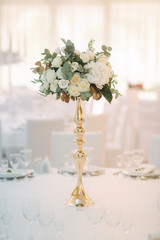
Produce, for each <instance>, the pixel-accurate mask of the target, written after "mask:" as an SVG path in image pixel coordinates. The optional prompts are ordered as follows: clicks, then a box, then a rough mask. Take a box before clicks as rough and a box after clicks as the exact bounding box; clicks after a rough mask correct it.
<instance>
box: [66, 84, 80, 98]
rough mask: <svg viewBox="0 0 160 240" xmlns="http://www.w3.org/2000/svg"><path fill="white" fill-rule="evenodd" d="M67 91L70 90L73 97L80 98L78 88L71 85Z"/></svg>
mask: <svg viewBox="0 0 160 240" xmlns="http://www.w3.org/2000/svg"><path fill="white" fill-rule="evenodd" d="M67 90H68V92H69V94H70V95H71V96H73V97H78V96H79V95H80V92H79V90H78V87H77V86H76V85H74V84H71V85H69V87H68V89H67Z"/></svg>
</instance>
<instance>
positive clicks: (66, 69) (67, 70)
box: [61, 62, 73, 80]
mask: <svg viewBox="0 0 160 240" xmlns="http://www.w3.org/2000/svg"><path fill="white" fill-rule="evenodd" d="M61 72H62V73H63V76H64V78H65V79H67V80H71V79H72V75H73V74H72V68H71V65H70V64H69V63H68V62H65V63H64V64H63V67H62V68H61Z"/></svg>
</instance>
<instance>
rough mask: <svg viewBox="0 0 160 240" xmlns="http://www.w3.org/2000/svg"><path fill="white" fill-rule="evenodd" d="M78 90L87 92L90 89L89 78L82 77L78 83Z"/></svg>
mask: <svg viewBox="0 0 160 240" xmlns="http://www.w3.org/2000/svg"><path fill="white" fill-rule="evenodd" d="M78 90H79V91H80V92H87V91H89V90H90V84H89V82H88V80H87V79H82V81H80V82H79V84H78Z"/></svg>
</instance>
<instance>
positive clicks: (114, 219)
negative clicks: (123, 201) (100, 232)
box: [104, 206, 121, 239]
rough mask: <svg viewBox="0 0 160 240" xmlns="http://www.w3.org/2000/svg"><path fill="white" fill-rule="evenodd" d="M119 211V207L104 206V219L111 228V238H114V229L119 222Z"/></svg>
mask: <svg viewBox="0 0 160 240" xmlns="http://www.w3.org/2000/svg"><path fill="white" fill-rule="evenodd" d="M120 220H121V213H120V211H119V209H117V208H113V207H108V206H107V207H105V214H104V221H105V223H106V224H107V226H108V227H109V228H110V229H111V239H114V235H113V234H114V230H115V228H116V227H118V225H119V224H120Z"/></svg>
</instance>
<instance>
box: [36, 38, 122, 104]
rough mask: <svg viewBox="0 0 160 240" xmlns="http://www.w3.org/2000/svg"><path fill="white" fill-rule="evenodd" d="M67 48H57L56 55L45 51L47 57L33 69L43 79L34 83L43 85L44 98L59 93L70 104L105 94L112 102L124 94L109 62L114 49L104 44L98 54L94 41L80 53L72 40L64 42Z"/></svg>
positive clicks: (97, 97) (58, 96)
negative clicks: (79, 99) (121, 93)
mask: <svg viewBox="0 0 160 240" xmlns="http://www.w3.org/2000/svg"><path fill="white" fill-rule="evenodd" d="M62 41H63V42H64V44H65V46H64V47H62V48H61V49H60V48H57V49H56V50H55V51H54V52H53V53H50V51H49V50H48V49H45V50H44V53H42V55H43V56H44V58H43V59H42V60H40V61H38V62H36V63H35V65H36V67H35V68H32V70H33V72H34V73H38V75H39V78H38V79H34V81H32V82H33V83H40V84H41V85H40V88H39V91H40V93H41V94H42V95H44V96H47V95H49V94H56V99H61V100H62V101H64V102H66V103H68V102H69V101H70V99H72V100H75V99H77V97H80V98H81V100H87V101H88V100H89V99H90V97H93V99H95V100H99V99H100V98H101V97H102V95H103V96H104V97H105V99H106V100H107V101H108V102H109V103H111V101H112V98H113V94H115V97H116V98H117V97H118V96H119V95H120V94H119V92H118V90H117V89H116V84H117V80H116V75H115V74H114V72H113V70H112V67H111V64H110V63H109V61H108V59H109V57H110V55H111V53H110V52H111V50H112V48H111V47H106V46H105V45H102V51H100V52H95V49H94V48H93V43H94V41H93V40H91V41H90V42H89V43H88V49H87V51H85V52H80V51H79V50H76V49H75V46H74V44H73V43H72V42H71V41H70V40H67V41H66V40H64V39H62Z"/></svg>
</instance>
